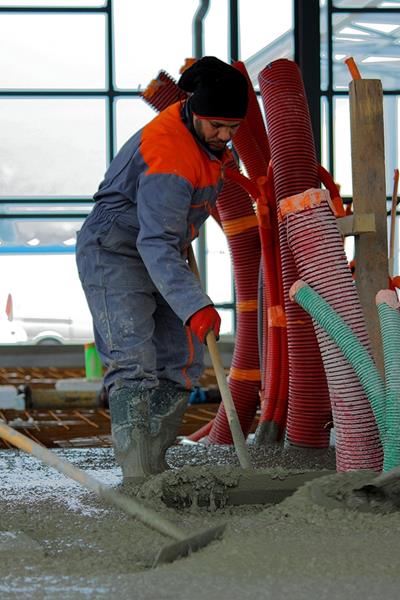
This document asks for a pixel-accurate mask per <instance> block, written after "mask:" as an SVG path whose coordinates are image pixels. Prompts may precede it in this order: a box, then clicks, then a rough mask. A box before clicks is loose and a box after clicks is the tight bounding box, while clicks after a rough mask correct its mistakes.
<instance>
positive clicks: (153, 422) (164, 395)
mask: <svg viewBox="0 0 400 600" xmlns="http://www.w3.org/2000/svg"><path fill="white" fill-rule="evenodd" d="M189 394H190V392H188V391H187V390H184V389H183V388H181V387H180V386H178V385H176V384H175V383H173V382H172V381H161V382H160V384H159V386H158V387H157V388H155V389H154V390H152V392H151V395H150V431H151V433H152V435H153V436H154V444H153V448H154V451H153V452H152V455H153V463H152V467H153V469H154V471H157V472H158V473H161V472H162V471H165V470H166V469H168V464H167V462H166V460H165V453H166V451H167V449H168V448H169V447H170V446H171V444H173V443H174V441H175V439H176V436H177V433H178V431H179V428H180V426H181V423H182V418H183V415H184V413H185V410H186V407H187V403H188V400H189Z"/></svg>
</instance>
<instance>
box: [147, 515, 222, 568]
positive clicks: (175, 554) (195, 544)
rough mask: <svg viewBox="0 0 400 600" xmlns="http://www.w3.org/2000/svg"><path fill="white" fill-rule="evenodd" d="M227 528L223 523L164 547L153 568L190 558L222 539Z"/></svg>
mask: <svg viewBox="0 0 400 600" xmlns="http://www.w3.org/2000/svg"><path fill="white" fill-rule="evenodd" d="M225 527H226V523H222V525H216V526H215V527H210V528H209V529H204V530H203V531H200V532H198V533H195V534H194V535H191V536H190V537H187V538H184V539H183V540H180V541H179V542H174V543H173V544H168V546H164V548H161V550H160V551H159V552H158V554H157V556H156V558H155V560H154V563H153V567H157V566H158V565H162V564H164V563H171V562H174V560H177V559H178V558H183V557H184V556H188V555H189V554H192V552H197V550H200V548H204V546H207V544H209V543H210V542H212V541H214V540H219V539H221V537H222V535H223V533H224V530H225Z"/></svg>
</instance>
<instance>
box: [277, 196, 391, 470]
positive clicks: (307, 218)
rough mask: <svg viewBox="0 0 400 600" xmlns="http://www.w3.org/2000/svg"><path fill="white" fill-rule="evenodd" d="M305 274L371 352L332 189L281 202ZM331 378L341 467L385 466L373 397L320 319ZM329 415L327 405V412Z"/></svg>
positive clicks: (292, 246)
mask: <svg viewBox="0 0 400 600" xmlns="http://www.w3.org/2000/svg"><path fill="white" fill-rule="evenodd" d="M280 210H281V214H282V218H283V223H284V228H285V230H286V234H287V240H288V244H289V247H290V249H291V252H292V254H293V256H294V260H295V263H296V266H297V271H298V274H299V277H300V278H301V279H302V280H303V281H305V282H306V283H307V284H308V285H310V286H311V287H312V288H313V289H314V290H315V291H316V292H317V293H318V294H319V295H320V296H322V298H324V300H326V301H327V302H328V304H329V305H330V306H331V307H332V308H333V309H334V310H335V312H336V313H337V314H338V315H339V316H340V317H341V318H342V319H343V321H344V322H345V323H346V324H347V325H348V326H349V327H350V329H351V330H352V331H353V333H354V334H355V335H356V336H357V338H358V339H359V341H360V343H361V344H362V345H363V346H364V348H365V349H366V350H367V351H368V352H369V353H370V354H371V349H370V343H369V338H368V333H367V329H366V326H365V321H364V316H363V312H362V308H361V304H360V301H359V298H358V295H357V291H356V288H355V286H354V282H353V279H352V276H351V272H350V270H349V267H348V264H347V258H346V255H345V252H344V249H343V243H342V235H341V233H340V231H339V229H338V226H337V223H336V218H335V215H334V212H333V204H332V202H331V200H330V195H329V192H328V191H327V190H320V189H314V190H313V189H311V190H307V191H305V192H304V193H303V194H298V195H297V196H292V197H291V198H287V199H285V200H282V201H281V202H280ZM314 327H315V331H316V334H317V337H318V342H319V346H320V351H321V355H322V359H323V362H324V366H325V372H326V376H327V379H328V385H329V392H330V397H331V402H332V412H333V419H334V425H335V432H336V466H337V470H338V471H349V470H352V469H374V470H376V471H380V470H381V468H382V460H383V451H382V447H381V443H380V438H379V431H378V427H377V424H376V421H375V417H374V414H373V411H372V408H371V405H370V402H369V400H368V398H367V396H366V394H365V392H364V390H363V388H362V386H361V384H360V381H359V379H358V377H357V375H356V373H355V372H354V370H353V368H352V367H351V365H350V363H349V362H348V361H347V360H346V359H345V357H344V356H343V354H342V352H341V350H340V349H339V348H338V347H337V346H336V344H335V343H334V342H333V341H332V340H331V338H330V337H329V336H328V334H327V333H326V332H325V331H324V330H323V329H321V327H319V326H318V325H317V324H314ZM328 418H329V412H328V410H327V411H326V414H325V416H324V417H322V424H323V421H324V419H325V420H326V419H328Z"/></svg>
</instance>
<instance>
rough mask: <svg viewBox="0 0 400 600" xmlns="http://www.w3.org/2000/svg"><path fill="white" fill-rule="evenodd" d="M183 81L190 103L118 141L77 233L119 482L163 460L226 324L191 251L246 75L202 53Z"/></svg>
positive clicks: (226, 155) (216, 183) (244, 95)
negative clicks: (211, 340)
mask: <svg viewBox="0 0 400 600" xmlns="http://www.w3.org/2000/svg"><path fill="white" fill-rule="evenodd" d="M178 86H179V87H180V88H181V89H183V90H185V92H187V93H188V95H187V100H185V101H182V102H178V103H175V104H173V105H171V106H169V107H168V108H167V109H165V110H163V111H162V112H160V113H159V115H158V116H156V117H155V118H154V119H153V120H152V121H150V122H149V123H148V124H147V125H145V126H144V127H143V128H142V129H141V130H139V131H138V132H137V133H135V134H134V135H133V136H132V137H131V138H130V139H129V140H128V141H127V142H126V143H125V145H124V146H123V147H122V148H121V149H120V151H119V152H118V154H117V155H116V157H115V158H114V159H113V161H112V162H111V164H110V166H109V168H108V170H107V172H106V174H105V177H104V180H103V181H102V183H101V184H100V186H99V189H98V191H97V192H96V194H95V195H94V200H95V205H94V208H93V210H92V211H91V213H90V214H89V215H88V217H87V218H86V220H85V222H84V224H83V226H82V228H81V230H80V231H79V232H78V236H77V246H76V257H77V265H78V271H79V276H80V279H81V282H82V286H83V289H84V292H85V295H86V298H87V302H88V305H89V308H90V311H91V314H92V317H93V328H94V335H95V342H96V347H97V350H98V352H99V354H100V357H101V359H102V362H103V364H104V365H105V366H106V374H105V377H104V385H105V387H106V390H107V393H108V398H109V406H110V415H111V432H112V439H113V445H114V450H115V456H116V460H117V462H118V463H119V465H120V466H121V468H122V473H123V477H124V479H140V478H143V477H146V476H147V475H150V474H154V473H159V472H162V471H163V470H165V468H167V463H166V461H165V453H166V450H167V448H168V447H169V446H170V445H171V444H172V443H173V442H174V441H175V439H176V435H177V432H178V430H179V427H180V424H181V421H182V418H183V414H184V412H185V410H186V407H187V402H188V398H189V394H190V390H191V389H192V387H194V386H196V385H198V380H199V377H200V375H201V373H202V372H203V369H204V366H203V352H204V341H205V338H206V335H207V334H208V332H210V331H214V333H215V335H216V336H217V337H218V334H219V329H220V322H221V320H220V316H219V314H218V312H217V311H216V309H215V308H214V306H213V303H212V300H211V299H210V298H209V297H208V296H207V295H206V294H205V293H204V291H203V290H202V288H201V285H200V283H199V281H198V280H197V279H196V277H195V275H194V274H193V273H192V271H191V270H190V267H189V265H188V262H187V250H188V247H189V245H190V243H191V242H192V240H193V239H194V238H196V236H197V235H198V231H199V228H200V226H201V225H202V223H203V222H204V221H205V220H206V219H207V217H208V216H209V214H210V212H211V210H212V209H213V207H215V203H216V200H217V196H218V194H219V192H220V190H221V187H222V185H223V173H224V164H225V163H226V162H227V161H229V160H231V158H232V154H231V151H230V150H229V148H228V147H227V144H228V142H229V141H230V140H231V138H232V137H233V135H234V134H235V132H236V131H237V129H238V127H239V125H240V123H241V121H242V119H243V118H244V116H245V114H246V110H247V100H248V84H247V80H246V78H245V77H244V76H243V75H242V73H240V71H238V70H237V69H235V68H234V67H232V66H231V65H228V64H226V63H225V62H223V61H221V60H219V59H218V58H216V57H213V56H207V57H204V58H202V59H200V60H198V61H196V62H195V63H194V64H192V66H190V67H189V68H188V69H187V70H185V71H184V72H183V74H182V75H181V77H180V79H179V81H178ZM221 275H222V274H221Z"/></svg>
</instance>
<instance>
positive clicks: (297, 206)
mask: <svg viewBox="0 0 400 600" xmlns="http://www.w3.org/2000/svg"><path fill="white" fill-rule="evenodd" d="M323 199H326V200H327V201H328V202H329V203H330V205H332V203H331V198H330V194H329V192H328V190H321V189H319V188H310V189H309V190H306V191H305V192H302V193H301V194H296V195H295V196H289V197H288V198H284V199H283V200H281V201H280V203H279V211H280V213H281V216H282V218H283V219H284V218H285V217H286V215H288V214H290V213H297V212H302V211H303V210H308V209H310V208H315V207H317V206H320V204H321V202H322V200H323Z"/></svg>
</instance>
